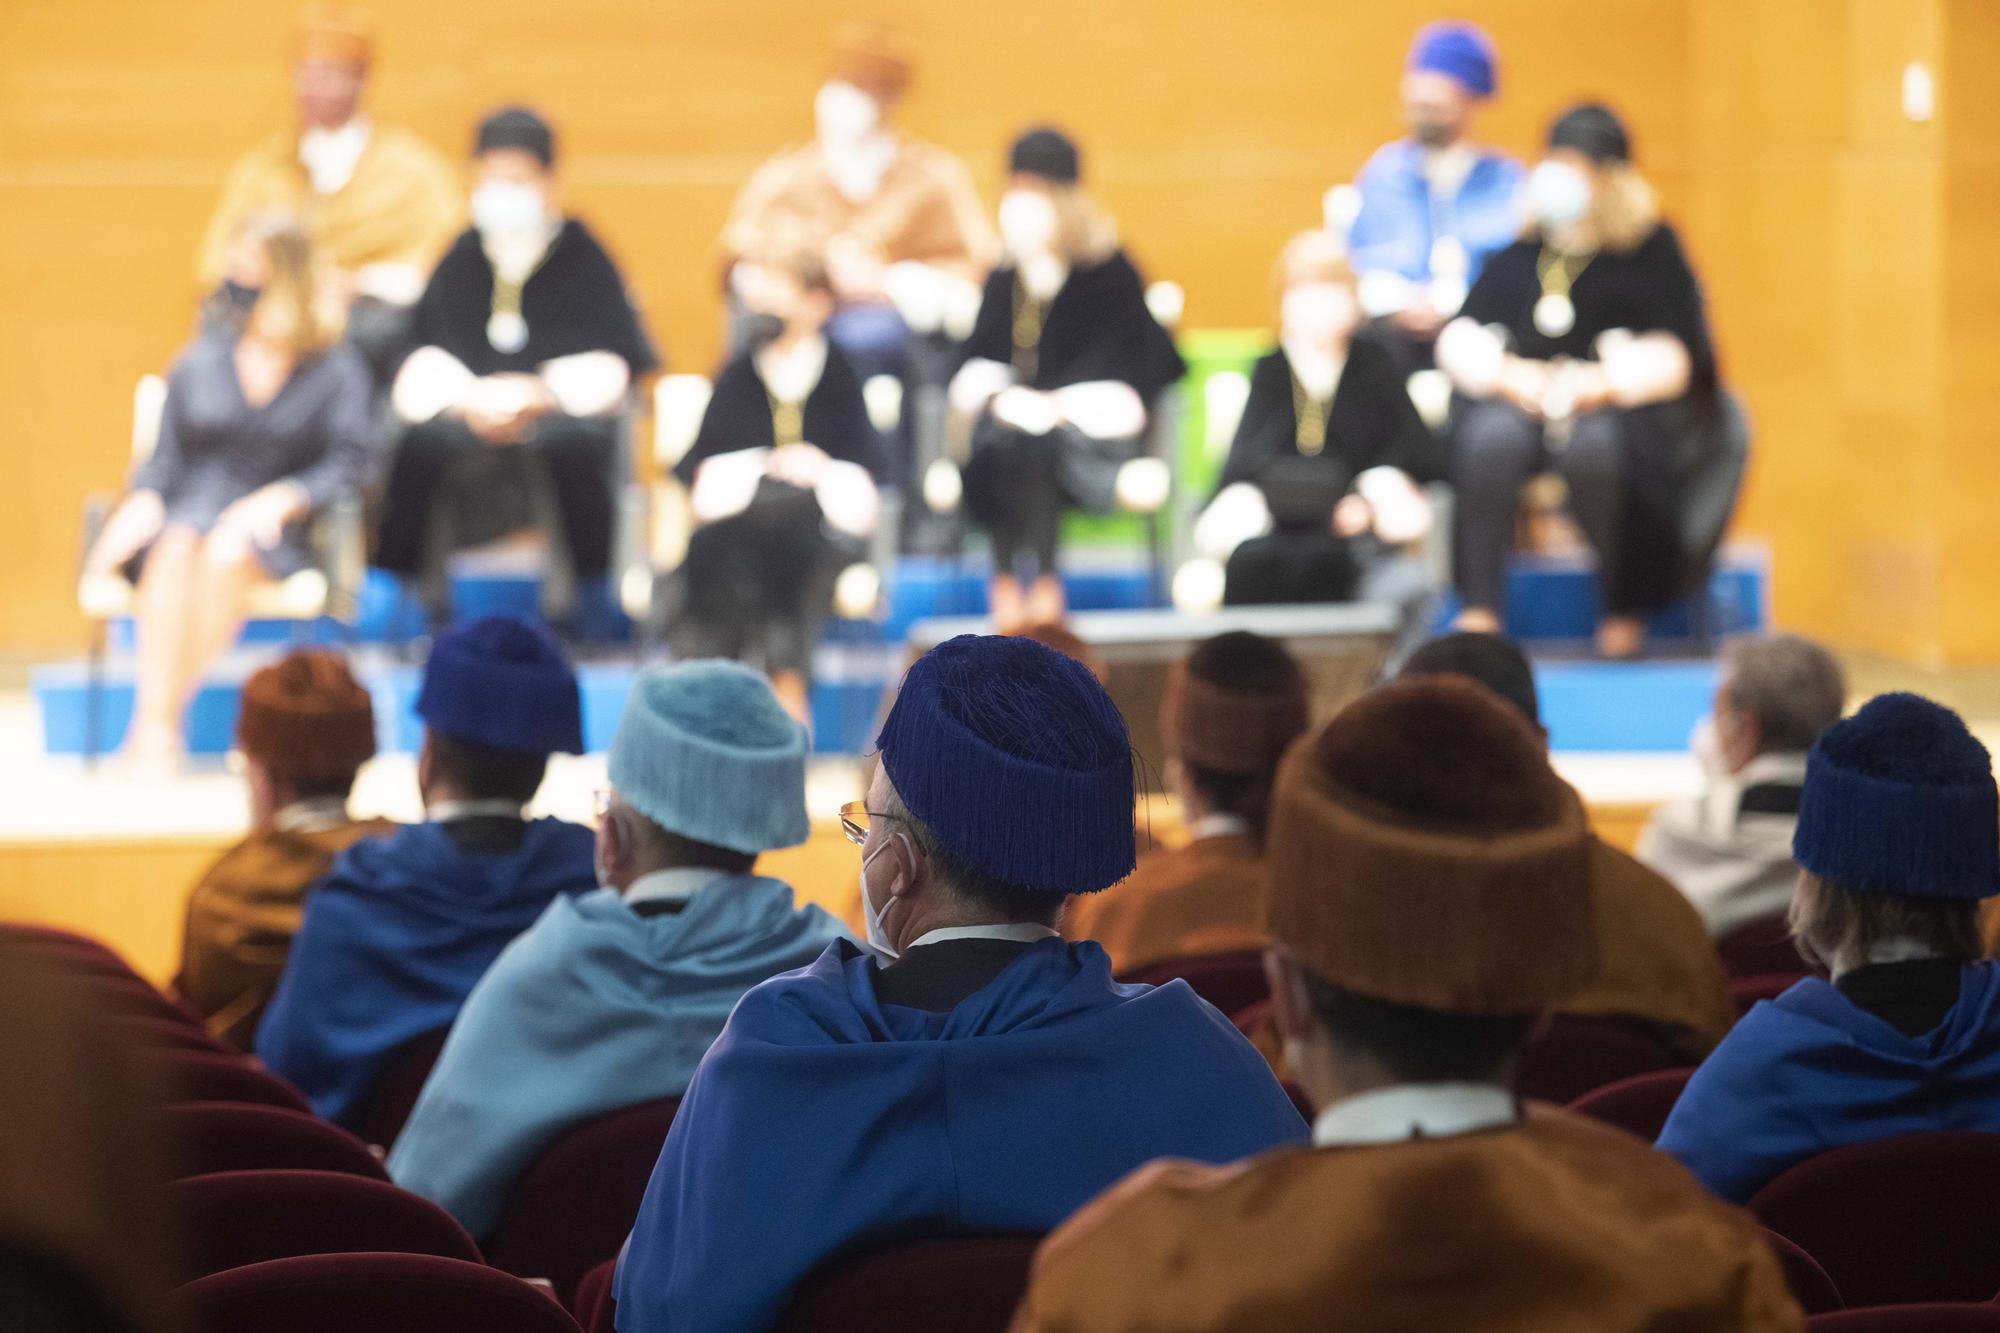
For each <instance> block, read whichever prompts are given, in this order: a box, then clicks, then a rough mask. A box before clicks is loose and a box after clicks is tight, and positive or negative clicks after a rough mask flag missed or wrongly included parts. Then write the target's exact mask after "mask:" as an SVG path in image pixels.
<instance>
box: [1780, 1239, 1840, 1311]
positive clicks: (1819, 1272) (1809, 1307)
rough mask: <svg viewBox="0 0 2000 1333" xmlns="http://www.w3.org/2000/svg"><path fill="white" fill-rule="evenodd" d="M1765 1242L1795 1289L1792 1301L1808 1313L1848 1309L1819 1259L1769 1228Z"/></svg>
mask: <svg viewBox="0 0 2000 1333" xmlns="http://www.w3.org/2000/svg"><path fill="white" fill-rule="evenodd" d="M1764 1239H1765V1240H1767V1241H1769V1242H1770V1243H1771V1252H1772V1253H1773V1254H1775V1255H1777V1256H1778V1264H1779V1266H1781V1267H1782V1268H1783V1269H1784V1270H1785V1285H1786V1286H1787V1287H1790V1288H1791V1289H1792V1298H1793V1299H1794V1300H1796V1301H1797V1302H1798V1303H1799V1308H1800V1309H1801V1310H1804V1311H1805V1312H1806V1313H1807V1314H1822V1313H1824V1312H1826V1311H1828V1310H1841V1309H1845V1308H1846V1305H1847V1303H1846V1302H1845V1301H1843V1300H1842V1299H1841V1298H1840V1288H1838V1287H1836V1286H1834V1285H1833V1279H1832V1278H1830V1277H1828V1276H1827V1275H1826V1270H1825V1269H1824V1268H1821V1267H1820V1266H1819V1260H1817V1259H1815V1258H1813V1257H1812V1256H1811V1255H1810V1254H1807V1253H1806V1252H1805V1251H1804V1250H1802V1249H1800V1248H1799V1247H1798V1246H1797V1245H1794V1244H1793V1243H1792V1242H1791V1241H1789V1240H1786V1239H1785V1238H1784V1237H1783V1236H1780V1235H1779V1234H1778V1233H1777V1232H1775V1231H1771V1230H1769V1229H1766V1230H1765V1232H1764Z"/></svg>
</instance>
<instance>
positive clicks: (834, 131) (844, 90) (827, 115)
mask: <svg viewBox="0 0 2000 1333" xmlns="http://www.w3.org/2000/svg"><path fill="white" fill-rule="evenodd" d="M813 121H814V123H815V125H817V126H818V129H819V137H820V138H822V139H830V140H832V141H834V142H836V143H851V142H852V141H854V140H856V139H862V138H866V137H867V136H868V135H870V134H873V133H874V132H875V128H876V126H878V125H880V124H881V123H882V108H881V107H880V106H879V105H877V104H876V101H875V99H874V98H872V97H870V96H869V95H868V94H867V93H864V92H862V91H861V90H860V89H859V88H857V87H855V86H854V85H853V84H851V83H842V82H841V81H840V80H838V79H833V80H830V81H828V82H826V83H823V84H821V85H820V89H819V92H818V94H817V95H815V96H814V98H813Z"/></svg>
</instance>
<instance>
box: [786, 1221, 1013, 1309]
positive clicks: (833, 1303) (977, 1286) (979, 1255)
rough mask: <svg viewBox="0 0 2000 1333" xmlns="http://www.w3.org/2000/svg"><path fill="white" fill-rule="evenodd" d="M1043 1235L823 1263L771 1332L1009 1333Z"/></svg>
mask: <svg viewBox="0 0 2000 1333" xmlns="http://www.w3.org/2000/svg"><path fill="white" fill-rule="evenodd" d="M1039 1244H1041V1237H1040V1236H1036V1235H1024V1234H1020V1233H1008V1234H996V1235H986V1236H943V1237H938V1238H936V1239H932V1240H918V1241H907V1242H904V1243H901V1244H896V1245H889V1246H885V1247H883V1248H881V1249H877V1250H874V1251H871V1252H867V1253H862V1254H854V1255H846V1256H842V1257H840V1258H836V1259H833V1260H830V1261H828V1262H827V1263H825V1264H822V1265H821V1266H820V1268H819V1270H818V1271H817V1272H815V1273H812V1274H810V1275H808V1276H807V1278H806V1280H805V1281H804V1282H802V1283H800V1284H799V1289H798V1291H797V1292H796V1293H795V1294H794V1295H793V1297H792V1302H791V1306H790V1308H788V1309H787V1310H786V1311H785V1313H784V1315H783V1316H782V1317H781V1318H780V1319H779V1320H778V1322H777V1324H776V1325H775V1326H774V1327H773V1330H772V1333H850V1331H851V1330H855V1329H868V1330H870V1333H932V1331H933V1330H938V1329H950V1330H952V1333H1006V1328H1007V1326H1008V1324H1009V1323H1011V1322H1012V1320H1013V1317H1014V1307H1015V1306H1017V1305H1019V1304H1020V1303H1021V1294H1022V1293H1023V1292H1024V1291H1026V1290H1027V1288H1028V1262H1029V1260H1031V1259H1032V1258H1034V1254H1035V1247H1036V1246H1037V1245H1039Z"/></svg>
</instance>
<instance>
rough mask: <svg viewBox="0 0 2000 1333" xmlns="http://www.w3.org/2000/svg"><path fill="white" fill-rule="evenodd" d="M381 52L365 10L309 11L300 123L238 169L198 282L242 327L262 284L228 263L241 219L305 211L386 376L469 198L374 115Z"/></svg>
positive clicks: (366, 347)
mask: <svg viewBox="0 0 2000 1333" xmlns="http://www.w3.org/2000/svg"><path fill="white" fill-rule="evenodd" d="M374 50H375V43H374V38H373V35H372V34H371V32H370V31H369V24H368V21H367V19H366V17H365V16H364V15H362V14H361V13H359V12H358V11H356V10H352V9H346V8H342V7H338V6H333V5H313V6H311V7H310V8H308V9H307V10H306V11H305V14H304V16H303V17H302V19H301V21H300V24H299V30H298V43H297V46H296V48H295V51H294V60H293V65H292V91H293V96H294V97H295V98H296V100H297V106H298V124H297V125H296V126H295V127H292V128H288V129H285V130H281V131H279V132H277V133H275V134H273V135H271V136H270V138H268V139H266V140H265V141H264V142H263V143H260V144H259V145H257V147H255V148H253V149H251V150H250V151H249V152H248V153H245V154H244V155H243V156H242V157H241V158H239V159H238V160H237V162H236V165H235V166H234V167H232V168H231V169H230V172H229V178H228V180H227V181H226V182H225V183H224V184H223V187H222V199H221V201H220V202H219V203H218V204H217V205H216V209H215V215H214V217H212V218H211V219H210V220H209V224H208V231H207V233H206V234H205V235H204V236H203V238H202V243H201V258H200V262H199V265H198V267H199V276H200V280H201V285H202V289H203V290H204V291H207V292H212V293H213V296H212V298H211V300H210V310H209V314H210V320H211V322H212V323H215V324H222V325H229V326H231V327H234V326H236V325H238V324H240V323H241V319H242V316H243V314H244V313H245V312H246V311H247V310H248V309H249V307H250V306H251V305H252V304H253V303H254V302H255V301H256V299H257V289H256V284H255V282H254V281H251V282H246V281H244V280H243V278H242V276H241V275H240V274H238V273H236V272H234V271H232V266H231V264H230V252H231V242H232V240H233V238H234V237H235V236H236V235H237V234H238V233H239V232H240V231H241V230H242V228H243V225H244V223H245V222H247V221H249V220H250V219H251V218H253V217H256V216H257V215H259V214H262V213H268V212H270V211H272V210H282V211H284V212H288V213H291V214H294V215H295V216H297V217H299V218H301V219H303V220H304V224H305V229H306V232H307V234H308V235H310V236H311V237H312V240H313V244H314V246H315V248H316V249H317V250H318V251H319V252H320V253H321V254H322V255H323V256H324V257H325V260H326V262H327V264H328V267H329V268H330V270H331V273H332V277H333V280H334V282H335V284H336V285H337V287H338V289H339V291H340V294H341V295H342V296H343V298H344V299H345V300H347V301H348V302H349V303H350V310H349V318H348V323H347V336H348V338H349V340H350V341H351V342H353V343H354V344H355V345H356V347H357V348H358V349H359V350H360V351H361V353H362V354H363V356H365V357H366V358H367V360H368V362H369V364H370V365H371V366H372V367H373V368H374V370H375V373H376V374H378V375H381V376H384V377H386V376H387V375H389V374H390V373H391V372H393V371H394V369H395V363H396V360H397V358H399V357H400V356H401V354H402V352H403V350H404V347H405V344H404V341H403V340H404V338H405V337H406V336H407V334H408V325H409V308H410V306H411V304H412V303H414V302H415V301H416V299H417V297H418V295H419V294H421V293H422V291H423V289H424V280H425V279H426V278H427V277H429V276H430V271H431V267H432V265H434V264H436V263H437V259H438V256H439V255H441V254H443V253H444V250H445V247H446V246H448V245H450V244H451V238H452V236H453V235H454V234H456V233H457V231H458V229H459V228H460V227H461V226H463V225H464V223H465V205H464V203H463V201H462V200H461V198H460V195H459V190H458V180H457V177H456V174H455V173H454V172H453V171H452V168H451V163H450V162H448V161H446V160H445V157H444V154H442V153H440V152H438V151H437V149H435V148H433V147H431V146H430V145H429V144H427V143H425V142H424V141H423V140H422V139H419V138H418V137H417V136H416V135H414V134H412V133H410V132H409V131H408V130H403V129H398V128H396V127H395V126H393V125H377V124H376V123H375V122H374V121H373V120H372V119H371V118H370V117H369V116H368V114H367V112H365V111H364V110H362V107H361V99H362V94H363V92H364V91H365V90H366V88H367V84H368V67H369V63H370V61H371V60H372V59H373V57H374Z"/></svg>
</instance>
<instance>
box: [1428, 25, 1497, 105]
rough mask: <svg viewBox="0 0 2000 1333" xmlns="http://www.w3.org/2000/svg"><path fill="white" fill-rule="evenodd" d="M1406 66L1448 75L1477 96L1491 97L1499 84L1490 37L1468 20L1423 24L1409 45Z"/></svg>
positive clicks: (1495, 59) (1495, 56)
mask: <svg viewBox="0 0 2000 1333" xmlns="http://www.w3.org/2000/svg"><path fill="white" fill-rule="evenodd" d="M1409 67H1410V68H1411V69H1424V70H1431V71H1433V72H1435V73H1438V74H1444V75H1448V76H1450V77H1451V78H1453V79H1456V80H1458V82H1459V83H1461V84H1463V85H1464V86H1465V88H1466V90H1467V91H1469V92H1472V93H1474V94H1476V95H1477V96H1480V97H1491V96H1493V92H1494V90H1495V89H1496V88H1498V87H1499V86H1500V79H1499V57H1498V55H1496V54H1495V52H1494V50H1493V39H1492V38H1491V37H1488V36H1487V35H1486V33H1485V31H1484V30H1483V29H1481V28H1479V27H1477V26H1475V25H1473V24H1470V23H1460V22H1456V21H1452V20H1446V21H1444V22H1440V23H1426V24H1425V25H1424V26H1423V27H1422V28H1420V29H1418V30H1417V40H1416V41H1415V42H1413V43H1411V44H1410V64H1409Z"/></svg>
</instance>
